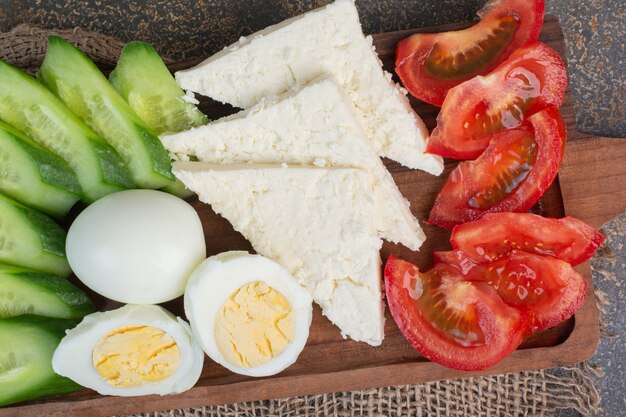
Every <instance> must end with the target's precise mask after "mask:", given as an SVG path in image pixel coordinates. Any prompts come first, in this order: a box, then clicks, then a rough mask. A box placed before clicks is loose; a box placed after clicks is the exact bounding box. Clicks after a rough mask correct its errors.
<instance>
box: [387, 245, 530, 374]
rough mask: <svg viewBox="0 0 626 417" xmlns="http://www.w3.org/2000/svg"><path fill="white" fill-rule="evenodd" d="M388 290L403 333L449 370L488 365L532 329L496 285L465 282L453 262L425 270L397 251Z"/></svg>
mask: <svg viewBox="0 0 626 417" xmlns="http://www.w3.org/2000/svg"><path fill="white" fill-rule="evenodd" d="M385 292H386V295H387V301H388V303H389V310H390V311H391V315H392V316H393V318H394V320H395V322H396V324H397V325H398V327H399V328H400V330H401V331H402V334H403V335H404V337H406V338H407V340H408V341H409V342H410V343H411V345H412V346H413V347H414V348H415V349H416V350H417V351H418V352H420V353H421V354H422V355H424V356H426V357H427V358H428V359H430V360H432V361H433V362H437V363H439V364H441V365H444V366H447V367H449V368H454V369H460V370H466V371H471V370H479V369H485V368H488V367H490V366H492V365H494V364H495V363H497V362H498V361H500V360H501V359H502V358H504V357H505V356H507V355H509V354H510V353H511V352H513V351H514V350H515V349H516V348H517V346H519V345H520V343H521V342H522V340H523V338H524V334H525V333H526V330H527V320H526V316H525V315H524V313H521V312H520V311H519V310H517V309H515V308H512V307H509V306H508V305H506V304H505V303H504V302H502V300H501V299H500V297H499V296H498V294H497V292H496V291H495V290H494V288H493V287H492V286H491V285H489V284H486V283H484V282H468V281H464V279H463V276H462V274H461V273H460V272H459V270H458V269H456V268H455V267H453V266H450V265H445V264H438V265H436V266H435V267H434V268H433V269H431V270H430V271H428V272H426V273H420V272H419V270H418V268H417V267H416V266H415V265H413V264H411V263H409V262H405V261H402V260H400V259H398V258H396V257H394V256H393V255H392V256H390V257H389V259H388V260H387V264H386V266H385Z"/></svg>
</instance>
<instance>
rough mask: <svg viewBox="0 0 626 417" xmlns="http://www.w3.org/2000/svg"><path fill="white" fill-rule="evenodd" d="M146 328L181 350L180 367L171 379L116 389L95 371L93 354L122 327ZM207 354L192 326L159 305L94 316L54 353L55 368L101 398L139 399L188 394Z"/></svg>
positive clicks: (118, 310) (100, 313) (129, 306)
mask: <svg viewBox="0 0 626 417" xmlns="http://www.w3.org/2000/svg"><path fill="white" fill-rule="evenodd" d="M128 325H145V326H152V327H155V328H158V329H161V330H163V331H165V332H166V334H167V336H170V337H172V339H174V341H175V342H176V344H177V345H178V348H179V350H180V357H181V360H180V364H179V366H178V368H177V369H176V371H174V373H173V374H172V375H170V376H169V377H167V378H165V379H163V380H161V381H157V382H151V383H147V384H145V385H142V386H139V387H128V388H124V387H114V386H112V385H109V384H108V383H106V382H105V381H104V379H103V378H102V377H101V376H100V375H99V374H98V372H97V371H96V369H95V367H94V365H93V360H92V353H93V349H94V346H95V345H96V344H97V343H98V341H99V340H100V338H101V337H102V336H104V335H106V334H108V333H109V332H111V331H113V330H114V329H117V328H119V327H122V326H128ZM203 362H204V354H203V352H202V349H201V348H200V346H199V345H198V344H197V343H196V342H195V341H194V338H193V334H192V332H191V328H190V327H189V325H188V324H187V323H186V322H185V321H183V320H182V319H180V318H178V317H175V316H174V315H173V314H171V313H170V312H168V311H167V310H165V309H164V308H162V307H160V306H156V305H133V304H128V305H125V306H124V307H121V308H118V309H117V310H112V311H105V312H98V313H93V314H90V315H88V316H85V318H84V319H83V320H82V321H81V322H80V324H79V325H78V326H76V327H75V328H73V329H71V330H68V331H67V334H66V336H65V337H64V338H63V339H62V340H61V343H60V344H59V346H58V347H57V349H56V351H55V352H54V356H53V357H52V367H53V369H54V371H55V372H56V373H57V374H59V375H62V376H65V377H67V378H70V379H71V380H73V381H74V382H76V383H78V384H80V385H82V386H84V387H87V388H90V389H92V390H94V391H97V392H98V393H100V394H102V395H118V396H126V397H130V396H137V395H149V394H160V395H165V394H173V393H179V392H183V391H186V390H188V389H189V388H191V387H193V386H194V384H195V383H196V382H197V381H198V379H199V378H200V374H201V372H202V365H203Z"/></svg>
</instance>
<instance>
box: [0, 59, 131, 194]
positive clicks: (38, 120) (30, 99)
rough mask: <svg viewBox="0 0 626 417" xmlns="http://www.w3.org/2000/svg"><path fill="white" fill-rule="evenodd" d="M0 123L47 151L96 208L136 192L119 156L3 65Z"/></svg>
mask: <svg viewBox="0 0 626 417" xmlns="http://www.w3.org/2000/svg"><path fill="white" fill-rule="evenodd" d="M0 119H2V120H4V121H5V122H7V123H9V124H10V125H12V126H13V127H15V128H17V129H18V130H20V131H22V132H24V133H25V134H26V135H27V136H28V137H30V138H31V139H33V140H34V141H35V142H37V143H38V144H40V145H41V146H43V147H44V148H46V149H48V150H49V151H51V152H52V153H54V154H56V155H57V156H59V157H61V158H63V159H64V160H65V162H67V164H68V165H69V166H70V167H71V168H72V170H73V171H74V172H75V173H76V176H77V178H78V182H79V183H80V186H81V188H82V191H83V199H84V200H85V201H86V202H88V203H89V202H93V201H95V200H97V199H99V198H101V197H104V196H105V195H107V194H110V193H112V192H115V191H120V190H122V189H125V188H130V187H132V186H133V183H132V180H131V179H130V176H129V174H128V171H127V170H126V168H125V167H124V164H123V162H122V160H121V159H120V157H119V155H118V154H117V153H116V152H115V150H114V149H113V148H111V146H109V144H108V143H106V142H105V141H104V140H103V139H101V138H100V137H98V135H96V134H95V133H94V132H93V131H92V130H91V129H89V128H88V127H87V126H86V125H85V124H84V123H83V122H81V121H80V120H79V119H78V118H77V117H76V116H75V115H73V114H72V113H71V112H70V111H69V110H68V109H67V107H65V106H64V105H63V103H61V102H60V101H59V99H58V98H56V97H55V96H54V94H52V93H51V92H50V91H48V90H47V89H46V88H45V87H44V86H43V85H41V83H39V82H38V81H37V80H35V79H34V78H33V77H31V76H29V75H28V74H26V73H24V72H22V71H20V70H19V69H17V68H15V67H13V66H11V65H9V64H7V63H6V62H3V61H0Z"/></svg>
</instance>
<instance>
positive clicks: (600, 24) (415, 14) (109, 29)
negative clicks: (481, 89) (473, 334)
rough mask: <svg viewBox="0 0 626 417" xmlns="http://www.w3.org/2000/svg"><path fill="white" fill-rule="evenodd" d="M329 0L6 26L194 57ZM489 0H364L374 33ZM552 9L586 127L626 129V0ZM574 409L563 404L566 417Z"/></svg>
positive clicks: (117, 7) (616, 297) (41, 19)
mask: <svg viewBox="0 0 626 417" xmlns="http://www.w3.org/2000/svg"><path fill="white" fill-rule="evenodd" d="M329 2H330V0H297V1H285V0H281V1H274V0H230V1H229V0H222V1H219V0H201V1H195V2H189V1H183V0H141V1H133V2H126V1H124V2H122V1H104V0H84V1H72V0H55V1H45V0H0V31H6V30H9V29H11V28H12V27H14V26H16V25H18V24H20V23H33V24H37V25H40V26H42V27H47V28H73V27H76V26H80V27H82V28H84V29H88V30H92V31H97V32H101V33H105V34H108V35H110V36H113V37H116V38H118V39H120V40H122V41H130V40H133V39H142V40H146V41H148V42H151V43H152V44H154V45H155V47H156V49H157V50H158V51H159V52H161V53H162V54H164V55H167V56H169V57H170V58H173V59H175V60H190V59H194V58H202V57H206V56H209V55H211V54H213V53H214V52H216V51H218V50H219V49H221V48H222V47H224V46H226V45H228V44H230V43H232V42H234V41H236V40H237V39H238V38H239V37H240V36H243V35H248V34H250V33H252V32H254V31H256V30H259V29H262V28H264V27H266V26H268V25H270V24H274V23H278V22H280V21H282V20H284V19H286V18H288V17H290V16H294V15H297V14H300V13H303V12H305V11H308V10H311V9H313V8H315V7H318V6H321V5H324V4H327V3H329ZM482 3H483V0H382V1H373V0H372V1H366V0H357V5H358V8H359V11H360V15H361V20H362V23H363V28H364V31H365V32H366V33H379V32H385V31H393V30H400V29H409V28H415V27H422V26H433V25H438V24H444V23H453V22H464V21H470V20H473V19H474V18H475V12H476V11H477V10H478V9H479V8H480V7H481V5H482ZM547 3H548V4H547V11H548V13H552V14H554V15H556V16H557V17H558V18H559V21H560V22H561V25H562V27H563V31H564V34H565V39H566V46H567V58H568V64H569V66H568V72H569V76H570V82H571V85H572V92H573V95H574V100H575V102H576V104H577V124H578V128H579V130H581V131H585V132H590V133H594V134H599V135H608V136H620V137H626V106H624V102H625V101H626V76H625V73H626V71H625V70H626V68H625V67H624V60H625V55H626V52H625V49H626V48H625V43H626V27H625V26H626V25H625V23H624V22H625V21H626V1H624V0H581V1H577V0H547ZM625 222H626V219H625V218H624V216H622V217H621V218H620V219H619V220H617V221H615V222H613V223H611V224H610V225H609V226H607V227H606V229H605V232H606V233H607V235H608V236H609V239H608V243H607V247H608V248H610V250H609V252H605V253H603V254H601V256H599V257H598V258H597V259H596V260H594V262H593V266H594V280H595V282H596V284H597V286H598V288H599V289H600V290H602V291H603V292H605V293H607V294H608V296H609V297H608V299H609V302H610V303H609V305H608V306H607V314H606V315H605V318H606V320H605V323H606V324H605V326H604V329H603V330H604V333H605V334H604V336H605V337H604V338H603V339H602V342H601V344H600V347H599V349H598V352H597V353H596V355H595V356H594V357H593V359H592V363H596V364H598V365H600V366H601V367H602V368H603V369H604V370H605V372H606V375H605V376H604V377H602V378H599V379H598V387H599V389H600V391H601V394H602V397H603V407H604V412H603V415H604V416H607V417H616V416H618V415H619V416H621V415H626V404H625V395H624V391H625V389H624V388H625V383H624V380H625V379H626V375H625V372H626V371H625V369H624V362H625V361H626V354H625V352H624V346H625V341H624V331H625V328H624V323H625V320H624V315H625V314H624V311H626V294H625V293H624V285H623V279H624V276H625V274H626V268H625V266H624V259H625V257H626V253H625V242H624V239H625V237H624V236H625V234H626V228H625V226H624V223H625ZM573 415H576V413H573V412H572V411H563V412H562V413H561V414H560V416H561V417H566V416H567V417H570V416H573Z"/></svg>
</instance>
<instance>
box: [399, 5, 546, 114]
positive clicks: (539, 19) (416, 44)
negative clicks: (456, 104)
mask: <svg viewBox="0 0 626 417" xmlns="http://www.w3.org/2000/svg"><path fill="white" fill-rule="evenodd" d="M544 9H545V2H544V0H491V1H489V2H487V4H485V6H484V7H483V8H482V9H481V10H480V11H479V12H478V15H479V16H480V18H481V20H480V22H478V23H476V24H475V25H473V26H471V27H469V28H467V29H463V30H457V31H450V32H442V33H434V34H433V33H417V34H415V35H412V36H410V37H408V38H406V39H404V40H402V41H400V42H399V43H398V48H397V52H396V73H397V74H398V76H399V77H400V80H401V81H402V83H403V84H404V86H405V88H406V89H407V90H409V92H410V93H411V94H412V95H413V96H415V97H416V98H418V99H420V100H423V101H425V102H427V103H431V104H434V105H436V106H441V104H442V103H443V101H444V98H445V96H446V94H447V92H448V90H449V89H450V88H452V87H454V86H456V85H458V84H460V83H462V82H463V81H466V80H469V79H470V78H473V77H474V76H476V75H481V74H487V73H488V72H490V71H491V70H493V69H494V68H495V67H496V66H497V65H498V64H499V63H501V62H502V61H504V60H505V59H506V58H508V57H509V55H511V53H512V52H513V51H515V50H516V49H518V48H520V47H522V46H524V45H526V44H528V43H530V42H533V41H536V40H537V39H538V38H539V33H540V32H541V27H542V25H543V16H544Z"/></svg>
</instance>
